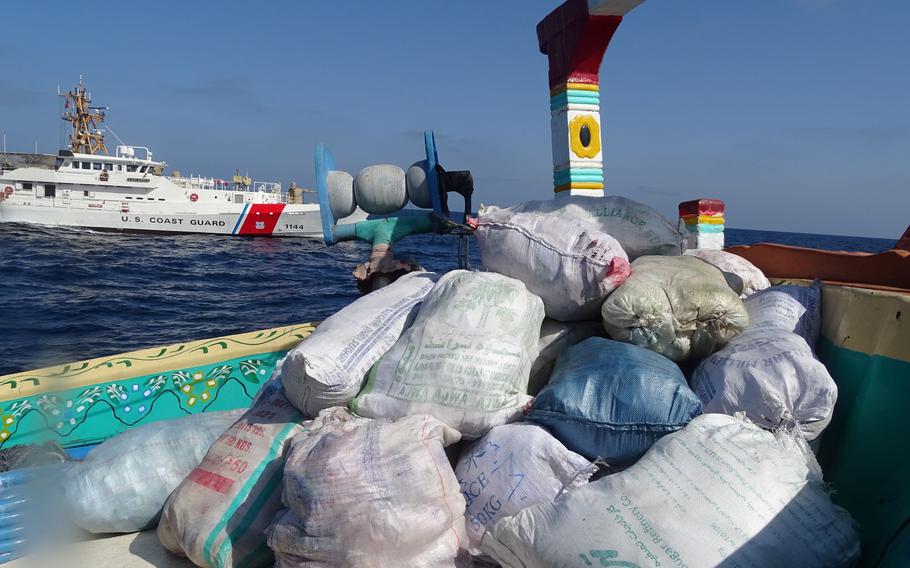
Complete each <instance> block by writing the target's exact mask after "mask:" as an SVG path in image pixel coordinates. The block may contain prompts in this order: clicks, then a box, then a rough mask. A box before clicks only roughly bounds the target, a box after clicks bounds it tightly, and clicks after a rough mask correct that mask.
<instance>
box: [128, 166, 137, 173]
mask: <svg viewBox="0 0 910 568" xmlns="http://www.w3.org/2000/svg"><path fill="white" fill-rule="evenodd" d="M136 168H138V166H136V165H135V164H127V166H126V171H128V172H135V171H136Z"/></svg>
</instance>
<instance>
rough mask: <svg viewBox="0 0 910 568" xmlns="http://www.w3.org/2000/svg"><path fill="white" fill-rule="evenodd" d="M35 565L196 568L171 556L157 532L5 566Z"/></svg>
mask: <svg viewBox="0 0 910 568" xmlns="http://www.w3.org/2000/svg"><path fill="white" fill-rule="evenodd" d="M34 566H72V567H73V568H82V567H89V566H112V567H113V566H116V567H118V568H147V567H150V566H154V567H155V568H193V563H192V562H190V561H189V560H187V559H186V558H178V557H177V556H174V555H173V554H170V553H168V551H166V550H165V549H164V547H162V546H161V543H159V542H158V536H157V535H156V534H155V531H154V530H148V531H144V532H140V533H131V534H123V535H110V536H102V537H100V538H95V539H92V540H86V541H82V542H77V543H74V544H69V545H66V546H64V547H62V548H60V549H57V550H53V551H45V552H38V553H35V554H31V555H29V556H26V557H24V558H19V559H18V560H13V561H12V562H10V563H8V564H4V568H7V567H8V568H26V567H34Z"/></svg>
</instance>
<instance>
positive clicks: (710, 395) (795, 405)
mask: <svg viewBox="0 0 910 568" xmlns="http://www.w3.org/2000/svg"><path fill="white" fill-rule="evenodd" d="M792 288H797V287H792ZM814 289H815V291H816V292H817V291H818V287H817V286H815V287H814ZM803 290H806V291H807V293H809V294H811V292H812V290H813V287H809V288H803ZM772 292H775V294H774V295H771V294H772ZM793 292H794V293H796V290H794V291H793ZM746 302H747V304H751V306H752V309H751V312H750V313H753V314H754V315H755V317H756V321H757V322H758V327H752V325H751V324H750V326H749V328H748V329H747V330H746V331H744V332H743V333H741V334H740V335H738V336H737V337H735V338H734V339H733V340H732V341H730V343H728V344H727V345H726V346H725V347H724V348H723V349H721V350H720V351H718V352H717V353H715V354H713V355H712V356H710V357H708V358H707V359H705V360H704V361H702V362H701V364H700V365H699V366H698V368H697V369H696V370H695V374H694V375H693V377H692V388H693V390H695V393H696V394H697V395H698V397H699V398H700V399H701V401H702V403H703V404H704V406H705V412H722V413H724V414H731V415H732V414H734V413H736V412H744V413H745V415H746V416H747V417H748V418H749V419H750V420H752V421H753V422H755V423H756V424H758V425H759V426H761V427H763V428H769V429H773V428H779V427H793V426H798V428H799V430H800V431H801V432H802V434H803V436H805V438H806V439H807V440H814V439H816V438H818V436H820V435H821V433H822V431H823V430H824V428H825V427H826V426H827V425H828V423H829V422H830V421H831V416H832V414H833V413H834V403H835V402H836V401H837V384H836V383H835V382H834V379H833V378H832V377H831V374H830V373H829V372H828V369H827V368H825V366H824V365H823V364H822V362H821V361H819V360H818V359H817V358H816V357H815V354H814V353H813V351H812V348H811V347H810V346H809V344H808V343H807V342H806V339H805V338H804V337H803V336H802V335H798V334H796V333H793V331H791V330H792V329H795V328H797V327H799V322H800V321H803V319H804V318H805V321H813V320H815V321H817V318H818V313H817V311H818V304H815V310H814V311H815V312H816V313H814V314H812V313H803V314H800V313H799V311H798V310H797V309H796V307H797V306H799V307H800V308H804V306H803V305H802V304H799V303H798V302H797V300H795V299H794V296H791V295H789V294H787V293H784V292H777V291H775V288H771V289H769V290H768V291H766V292H762V293H760V294H756V295H755V296H752V297H751V298H749V299H747V300H746Z"/></svg>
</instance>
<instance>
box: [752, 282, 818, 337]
mask: <svg viewBox="0 0 910 568" xmlns="http://www.w3.org/2000/svg"><path fill="white" fill-rule="evenodd" d="M821 301H822V288H821V283H820V282H818V281H816V282H813V283H812V285H810V286H797V285H792V284H787V285H783V286H774V287H772V288H769V289H767V290H763V291H762V292H761V293H758V294H755V295H753V296H750V297H749V298H747V299H746V301H744V302H743V304H744V305H745V306H746V311H747V312H749V328H748V329H750V330H752V329H782V330H784V331H792V332H793V333H795V334H797V335H799V336H800V337H802V338H803V339H805V340H806V341H807V342H808V343H809V345H810V346H812V347H815V344H816V343H818V334H819V330H820V328H821Z"/></svg>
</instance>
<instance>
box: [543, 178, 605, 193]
mask: <svg viewBox="0 0 910 568" xmlns="http://www.w3.org/2000/svg"><path fill="white" fill-rule="evenodd" d="M603 188H604V184H603V183H601V182H596V181H573V182H572V183H564V184H562V185H557V186H556V187H555V188H554V191H556V192H560V191H566V190H567V189H603Z"/></svg>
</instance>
